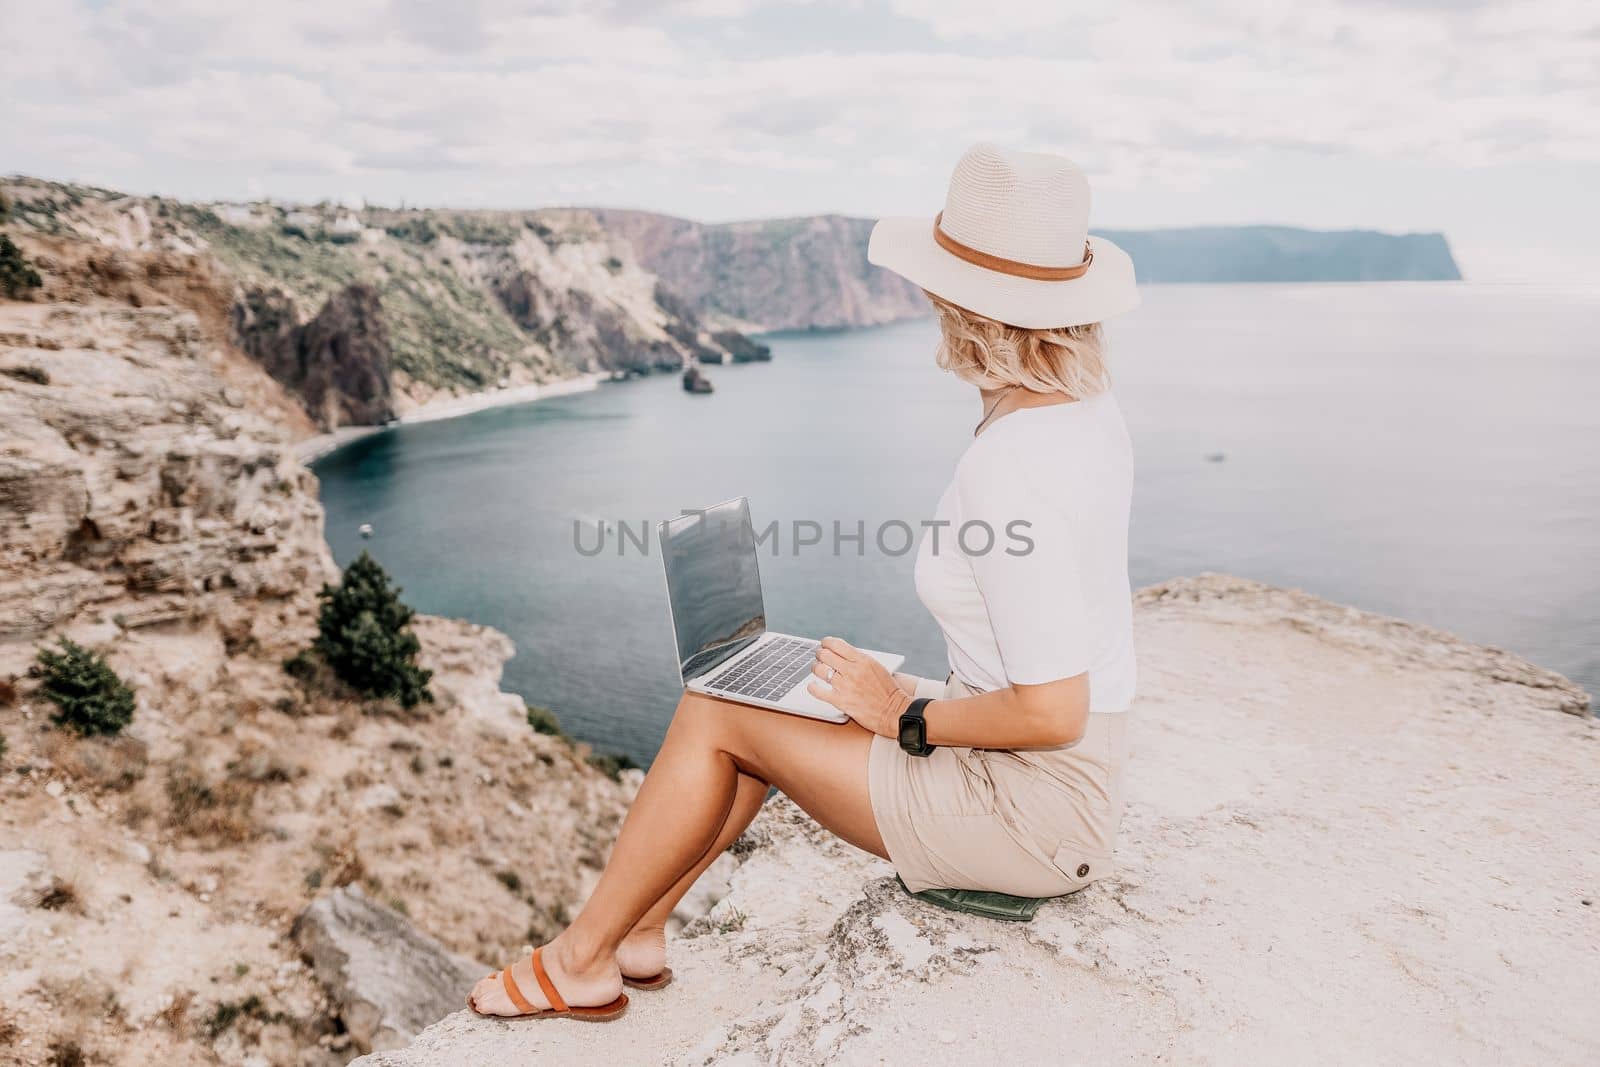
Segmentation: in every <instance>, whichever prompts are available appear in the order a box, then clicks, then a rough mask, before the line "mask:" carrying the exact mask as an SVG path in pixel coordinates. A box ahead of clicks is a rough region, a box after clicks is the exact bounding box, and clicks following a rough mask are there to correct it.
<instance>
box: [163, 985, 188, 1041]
mask: <svg viewBox="0 0 1600 1067" xmlns="http://www.w3.org/2000/svg"><path fill="white" fill-rule="evenodd" d="M193 1006H194V991H193V990H191V989H185V990H184V991H183V992H181V993H178V994H177V995H175V996H174V997H173V998H172V1003H171V1004H168V1005H167V1006H166V1007H165V1008H162V1009H161V1012H160V1015H159V1018H160V1019H161V1022H162V1023H163V1024H164V1025H165V1026H166V1028H167V1029H168V1030H171V1031H172V1032H173V1033H175V1034H180V1035H182V1034H187V1033H188V1032H189V1009H190V1008H192V1007H193Z"/></svg>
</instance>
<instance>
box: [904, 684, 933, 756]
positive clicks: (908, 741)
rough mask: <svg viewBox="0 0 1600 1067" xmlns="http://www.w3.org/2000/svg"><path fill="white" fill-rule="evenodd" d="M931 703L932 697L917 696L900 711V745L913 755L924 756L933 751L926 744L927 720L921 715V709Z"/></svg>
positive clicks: (930, 746)
mask: <svg viewBox="0 0 1600 1067" xmlns="http://www.w3.org/2000/svg"><path fill="white" fill-rule="evenodd" d="M932 703H933V698H932V697H918V698H917V699H916V700H913V701H912V702H911V703H910V705H909V706H907V708H906V710H905V711H902V712H901V713H900V747H901V748H903V749H905V750H906V751H907V752H909V753H911V754H912V755H913V756H926V755H927V754H928V753H930V752H932V751H933V746H932V745H930V744H928V722H927V720H926V719H924V718H923V717H922V709H923V708H925V707H927V706H928V705H929V704H932Z"/></svg>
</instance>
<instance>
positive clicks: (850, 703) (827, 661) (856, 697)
mask: <svg viewBox="0 0 1600 1067" xmlns="http://www.w3.org/2000/svg"><path fill="white" fill-rule="evenodd" d="M811 673H812V674H814V675H816V676H817V680H815V681H812V682H811V683H810V684H809V685H807V686H806V690H807V692H809V693H810V694H811V695H812V696H814V697H816V698H817V699H818V700H823V701H826V702H827V703H829V704H832V705H833V706H834V707H836V708H838V709H839V710H840V711H842V712H844V713H845V714H846V715H848V716H850V718H852V719H854V720H855V721H856V722H858V723H860V724H861V725H862V726H865V727H866V728H867V729H868V730H871V731H872V732H873V733H875V734H878V735H879V736H881V737H897V736H899V733H900V713H901V712H902V711H904V710H905V709H906V708H907V707H908V706H909V705H910V703H911V696H910V694H908V693H907V692H906V691H905V690H904V689H903V688H902V687H901V686H900V684H899V683H898V682H896V681H895V678H894V676H893V675H891V674H890V673H889V670H888V668H887V667H885V666H884V665H883V664H881V663H879V662H878V661H877V660H875V659H873V658H872V657H871V656H869V655H867V654H866V653H865V652H862V651H861V650H860V649H858V648H855V647H853V646H852V645H851V644H850V643H849V642H848V641H841V640H840V639H839V638H837V637H824V638H823V639H822V644H821V645H820V646H819V647H818V648H817V662H816V663H815V664H814V665H813V666H812V668H811Z"/></svg>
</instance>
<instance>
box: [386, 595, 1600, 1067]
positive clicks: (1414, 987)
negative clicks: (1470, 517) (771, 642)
mask: <svg viewBox="0 0 1600 1067" xmlns="http://www.w3.org/2000/svg"><path fill="white" fill-rule="evenodd" d="M1137 625H1138V631H1139V642H1140V654H1141V661H1142V662H1141V667H1142V669H1143V671H1144V679H1143V683H1142V688H1141V694H1142V695H1141V699H1140V703H1139V706H1138V707H1137V708H1136V709H1135V711H1134V715H1135V718H1134V720H1133V722H1132V724H1131V728H1130V733H1131V737H1132V741H1133V747H1134V759H1133V763H1132V766H1131V770H1130V775H1131V777H1132V781H1131V782H1130V806H1129V810H1128V814H1127V819H1126V821H1125V823H1124V827H1123V836H1122V840H1121V842H1120V846H1119V849H1118V861H1119V868H1120V869H1119V871H1118V873H1117V874H1116V875H1114V876H1113V877H1111V878H1109V879H1106V880H1104V881H1102V882H1099V883H1097V884H1096V885H1094V886H1092V887H1091V888H1089V889H1088V890H1085V891H1084V892H1082V893H1080V894H1077V895H1075V896H1073V897H1069V898H1066V899H1063V900H1060V901H1056V902H1053V903H1051V904H1049V905H1047V906H1046V907H1045V908H1044V909H1043V910H1042V911H1041V912H1040V915H1039V917H1038V918H1037V919H1036V920H1035V921H1034V922H1033V923H1031V924H1027V925H1023V926H1018V925H1012V924H1004V923H994V922H988V921H985V920H980V919H975V918H971V917H966V916H959V915H953V914H951V913H947V912H943V911H940V910H937V909H935V908H932V907H929V906H927V905H924V904H921V903H919V902H917V901H915V900H912V899H910V898H909V897H907V896H906V895H905V894H904V893H902V892H901V891H900V889H899V888H898V887H897V885H896V884H895V883H894V881H893V880H892V879H891V878H890V877H889V874H890V872H889V869H888V867H887V865H886V864H884V863H882V862H880V861H878V860H875V859H872V858H870V857H866V856H863V855H862V854H860V853H858V852H855V851H854V850H852V849H850V848H848V847H847V846H844V845H841V844H839V843H838V842H836V841H834V840H832V839H831V838H830V837H828V835H826V834H825V833H823V832H822V831H821V830H820V829H818V828H817V827H816V826H815V825H814V824H812V823H811V822H810V820H809V819H807V818H806V817H805V816H804V815H803V814H802V813H801V812H799V811H798V809H796V808H795V807H794V806H793V805H791V804H789V803H788V802H787V801H783V800H777V801H774V802H772V803H770V804H769V805H768V806H767V810H766V811H765V812H764V813H763V815H762V817H761V818H760V819H759V820H758V821H757V823H756V825H755V826H754V827H752V829H751V833H750V835H749V838H748V840H747V844H748V845H749V846H750V847H749V848H748V849H741V850H740V851H742V852H744V853H745V857H746V858H745V860H744V862H743V864H742V866H740V868H739V869H738V870H737V871H736V872H735V873H734V875H733V879H732V892H731V893H730V895H729V896H728V897H727V898H725V899H724V900H723V901H722V902H721V903H719V904H718V905H717V907H716V908H714V909H713V910H712V912H711V913H710V915H709V916H707V917H706V918H705V919H702V920H698V921H696V922H694V923H691V924H690V925H689V926H688V927H687V928H686V929H685V931H684V933H683V936H681V937H680V938H679V939H677V940H675V941H674V942H673V944H672V947H671V954H672V966H673V969H674V971H675V972H676V973H677V975H678V981H677V982H675V983H674V984H673V986H671V987H670V988H669V989H667V990H664V991H661V992H658V993H637V994H635V995H634V997H633V1004H632V1007H631V1008H630V1012H629V1016H628V1017H627V1018H626V1019H625V1020H623V1021H622V1022H620V1023H618V1024H616V1025H610V1026H600V1027H593V1026H581V1025H578V1024H574V1023H571V1022H569V1021H564V1020H551V1021H547V1022H524V1023H517V1024H505V1023H495V1022H490V1021H486V1020H480V1019H475V1018H473V1017H471V1016H470V1015H469V1014H467V1013H465V1012H457V1013H455V1014H454V1015H451V1016H450V1017H449V1018H447V1019H445V1020H443V1021H442V1022H440V1023H438V1024H437V1025H435V1026H433V1027H431V1028H430V1029H428V1030H426V1031H424V1032H423V1033H422V1034H421V1035H420V1036H419V1037H418V1038H417V1039H416V1040H415V1041H414V1042H413V1043H412V1044H411V1045H410V1046H409V1047H408V1048H407V1049H405V1050H403V1051H397V1052H389V1053H382V1054H374V1055H372V1056H370V1057H367V1058H365V1059H363V1060H361V1061H358V1062H360V1063H361V1064H363V1065H365V1067H432V1065H444V1064H459V1063H491V1062H494V1063H521V1062H532V1061H535V1060H538V1059H542V1058H548V1059H549V1060H551V1061H560V1062H574V1063H618V1062H644V1061H647V1060H648V1061H649V1062H673V1063H680V1064H706V1063H717V1064H758V1063H778V1064H812V1063H822V1062H839V1063H852V1064H854V1063H879V1062H884V1063H901V1062H910V1061H914V1062H918V1063H925V1064H961V1063H971V1062H975V1061H976V1060H978V1059H980V1058H981V1059H982V1060H984V1061H988V1062H1002V1063H1004V1062H1014V1063H1042V1062H1062V1061H1067V1062H1094V1063H1148V1062H1152V1061H1154V1060H1157V1059H1161V1060H1164V1061H1166V1062H1181V1063H1240V1062H1297V1063H1350V1062H1357V1063H1378V1062H1395V1063H1401V1062H1418V1061H1423V1062H1452V1063H1498V1062H1527V1061H1532V1060H1538V1061H1539V1062H1543V1063H1562V1064H1564V1063H1571V1064H1579V1063H1589V1062H1593V1055H1594V1050H1595V1048H1596V1047H1600V1016H1597V1015H1596V1013H1595V1012H1593V1011H1592V1010H1590V1009H1589V1007H1588V1005H1587V1003H1586V1001H1585V999H1584V998H1586V997H1587V996H1588V994H1587V993H1586V992H1585V991H1586V990H1592V989H1594V988H1595V987H1596V985H1597V983H1600V956H1597V955H1596V953H1595V952H1594V951H1593V946H1594V945H1595V944H1597V943H1600V906H1596V901H1595V899H1594V898H1595V896H1596V887H1597V885H1600V848H1597V847H1596V846H1597V845H1600V810H1597V808H1596V805H1595V804H1594V802H1593V798H1594V797H1595V796H1597V795H1600V789H1597V785H1600V770H1597V769H1596V768H1597V767H1600V760H1597V757H1600V744H1597V742H1600V724H1597V722H1596V720H1595V719H1594V718H1592V717H1590V716H1587V715H1574V714H1560V712H1574V711H1581V710H1582V709H1583V708H1584V707H1586V706H1587V696H1586V695H1585V694H1583V693H1582V692H1581V691H1580V690H1578V689H1577V688H1576V687H1574V686H1573V685H1572V684H1571V683H1570V682H1567V681H1566V680H1565V679H1563V678H1561V677H1560V676H1559V675H1555V674H1552V673H1550V672H1547V671H1543V670H1540V669H1539V668H1537V667H1534V666H1532V665H1531V664H1528V663H1525V662H1524V661H1522V660H1520V659H1517V658H1516V657H1514V656H1511V655H1509V654H1507V653H1504V652H1500V651H1498V650H1494V649H1488V648H1481V647H1478V646H1474V645H1471V644H1468V643H1466V642H1463V641H1460V640H1459V639H1456V638H1453V637H1450V636H1449V635H1446V634H1441V633H1439V632H1437V631H1433V630H1429V629H1427V628H1425V627H1419V626H1414V625H1412V624H1409V623H1404V622H1400V621H1398V620H1394V619H1387V618H1382V617H1379V616H1374V615H1370V614H1366V613H1363V612H1359V611H1354V610H1352V609H1346V608H1342V607H1339V606H1336V605H1333V604H1329V603H1327V602H1325V601H1321V600H1318V599H1316V598H1314V597H1310V596H1307V595H1305V594H1303V593H1298V592H1293V591H1287V590H1281V589H1274V588H1271V587H1268V586H1264V585H1260V584H1258V583H1254V582H1247V581H1242V580H1238V579H1233V578H1227V577H1221V576H1211V575H1207V576H1202V577H1200V578H1193V579H1184V580H1179V581H1174V582H1169V583H1165V584H1163V585H1159V586H1155V587H1152V588H1150V589H1147V590H1144V591H1143V592H1142V593H1141V594H1140V596H1139V601H1138V609H1137ZM645 1050H648V1051H645Z"/></svg>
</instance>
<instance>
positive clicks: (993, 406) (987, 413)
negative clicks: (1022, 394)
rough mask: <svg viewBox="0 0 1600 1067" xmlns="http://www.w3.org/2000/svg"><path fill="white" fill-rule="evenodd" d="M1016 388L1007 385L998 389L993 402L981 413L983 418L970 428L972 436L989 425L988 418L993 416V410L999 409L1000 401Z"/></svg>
mask: <svg viewBox="0 0 1600 1067" xmlns="http://www.w3.org/2000/svg"><path fill="white" fill-rule="evenodd" d="M1016 388H1017V387H1016V386H1014V385H1008V386H1006V387H1005V388H1004V389H1002V390H1000V395H999V396H997V397H995V398H994V403H992V404H990V405H989V409H988V410H987V411H985V412H984V413H983V418H982V419H981V420H979V422H978V425H976V426H974V427H973V428H972V436H974V437H976V436H978V435H979V434H980V433H982V432H983V428H984V427H985V426H987V425H989V420H990V419H992V418H994V413H995V411H996V410H998V409H999V407H1000V401H1002V400H1004V399H1005V398H1006V397H1008V396H1010V395H1011V394H1012V392H1013V391H1014V390H1015V389H1016Z"/></svg>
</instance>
